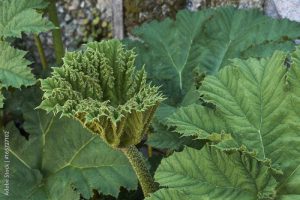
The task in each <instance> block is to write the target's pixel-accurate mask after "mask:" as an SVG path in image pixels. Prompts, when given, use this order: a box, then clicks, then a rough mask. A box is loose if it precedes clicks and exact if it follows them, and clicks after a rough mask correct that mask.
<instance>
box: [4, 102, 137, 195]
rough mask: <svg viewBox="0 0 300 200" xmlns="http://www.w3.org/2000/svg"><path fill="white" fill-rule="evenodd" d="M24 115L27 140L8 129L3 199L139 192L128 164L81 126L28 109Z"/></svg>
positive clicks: (120, 154)
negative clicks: (6, 182) (6, 185)
mask: <svg viewBox="0 0 300 200" xmlns="http://www.w3.org/2000/svg"><path fill="white" fill-rule="evenodd" d="M27 109H28V111H26V112H25V113H24V118H25V124H24V129H25V131H26V132H28V133H29V134H30V135H29V139H28V140H26V139H25V138H24V137H23V136H21V135H20V134H19V133H18V130H17V129H16V128H14V126H13V125H12V124H11V125H10V127H11V128H9V127H7V129H8V131H9V132H10V138H9V142H10V154H9V159H10V167H11V171H10V196H9V198H7V196H5V195H4V194H3V190H2V191H1V194H0V198H1V199H36V200H40V199H57V200H58V199H66V200H71V199H72V200H73V199H74V200H75V199H79V196H80V194H81V195H82V196H83V197H84V198H90V197H92V196H93V189H96V190H97V191H99V192H102V193H103V194H110V195H112V196H115V197H116V196H117V195H118V193H119V188H120V186H123V187H125V188H127V189H135V188H136V187H137V179H136V176H135V174H134V171H133V170H132V168H131V166H130V164H129V162H128V160H127V158H126V157H125V156H124V155H123V154H122V153H121V152H119V151H116V150H113V149H112V148H111V147H109V146H108V145H107V144H105V143H104V142H103V141H102V140H101V139H100V138H99V137H97V136H96V135H92V134H90V133H89V132H88V131H87V130H86V129H84V128H82V126H81V124H80V123H79V122H77V121H74V120H72V119H68V118H65V117H63V118H58V117H54V116H53V115H50V114H46V113H45V112H44V111H34V110H33V109H32V107H31V106H28V107H27ZM1 137H3V134H1ZM1 140H2V141H4V139H3V138H1ZM1 155H3V146H1ZM108 155H109V156H108ZM2 180H3V179H1V181H0V182H1V185H3V182H2ZM3 181H4V180H3Z"/></svg>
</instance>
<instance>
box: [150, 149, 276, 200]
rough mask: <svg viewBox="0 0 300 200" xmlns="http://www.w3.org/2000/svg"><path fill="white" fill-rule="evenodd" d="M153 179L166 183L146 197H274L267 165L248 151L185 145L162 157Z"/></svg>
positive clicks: (246, 199) (274, 182)
mask: <svg viewBox="0 0 300 200" xmlns="http://www.w3.org/2000/svg"><path fill="white" fill-rule="evenodd" d="M155 178H156V181H158V182H159V183H160V185H161V186H165V187H168V189H162V190H159V191H158V192H156V193H154V194H153V195H152V196H151V197H150V198H148V199H151V200H152V199H153V200H154V199H164V198H166V199H168V198H167V197H171V198H170V199H182V197H183V199H215V200H219V199H220V200H223V199H231V200H235V199H236V200H238V199H243V200H257V199H274V197H275V187H276V181H275V179H274V178H273V177H272V175H271V172H270V168H269V167H268V166H267V165H265V163H263V162H259V161H257V160H256V159H254V158H253V157H252V156H250V155H248V154H247V153H243V152H240V151H232V152H228V153H224V152H222V151H220V150H219V149H217V148H215V147H208V146H206V147H204V148H202V149H201V150H200V151H199V150H196V149H192V148H189V147H187V148H185V149H184V150H183V151H182V152H180V153H174V154H173V155H172V156H170V157H168V158H166V159H163V160H162V162H161V164H160V166H159V167H158V169H157V171H156V173H155Z"/></svg>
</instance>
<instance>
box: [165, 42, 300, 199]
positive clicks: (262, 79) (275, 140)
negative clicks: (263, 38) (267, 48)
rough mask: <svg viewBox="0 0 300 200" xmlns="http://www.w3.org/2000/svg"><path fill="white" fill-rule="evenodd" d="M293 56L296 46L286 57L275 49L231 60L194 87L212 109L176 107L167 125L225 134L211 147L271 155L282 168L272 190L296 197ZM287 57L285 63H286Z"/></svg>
mask: <svg viewBox="0 0 300 200" xmlns="http://www.w3.org/2000/svg"><path fill="white" fill-rule="evenodd" d="M299 57H300V49H299V48H298V49H297V50H296V51H295V52H293V53H292V54H291V58H289V56H287V54H286V53H283V52H275V53H274V54H273V56H272V57H270V58H266V59H260V60H257V59H248V60H239V59H235V60H232V62H231V64H230V65H229V66H227V67H225V68H224V69H222V70H221V71H220V72H219V73H218V74H217V75H214V76H207V77H206V78H205V79H204V81H203V83H202V86H201V87H200V89H199V96H200V97H201V98H202V99H203V101H205V102H209V103H212V104H214V105H215V109H214V110H212V109H211V108H207V107H203V106H202V105H190V106H188V107H185V108H180V109H178V111H176V113H174V114H173V115H172V116H171V117H170V119H169V120H168V121H167V124H168V125H169V126H176V131H177V132H179V133H181V134H183V135H184V136H191V135H194V136H196V137H198V138H200V139H203V138H204V139H207V138H208V136H209V134H212V133H224V132H225V133H230V134H231V136H232V139H231V140H230V138H227V139H226V140H225V141H224V142H221V143H219V144H218V145H217V146H219V147H220V148H221V149H223V150H227V149H236V148H237V147H240V146H245V147H246V148H247V149H249V150H250V151H253V152H254V153H255V157H256V158H258V159H259V160H271V161H272V166H273V167H274V168H278V169H281V170H282V171H283V175H282V176H279V175H278V176H276V180H277V181H278V182H279V186H278V187H277V193H278V195H279V196H280V195H298V197H299V195H300V190H299V188H300V187H299V186H300V176H299V166H300V159H299V158H300V148H299V146H300V140H299V136H300V135H299V132H300V127H299V111H298V110H297V109H295V108H298V107H299V105H300V104H299V96H300V90H299V74H300V65H299V64H300V63H299ZM287 60H291V62H292V63H291V66H286V61H287ZM191 110H193V112H192V111H191ZM191 112H192V113H191ZM220 120H222V121H224V122H225V124H224V123H223V124H222V123H221V122H220Z"/></svg>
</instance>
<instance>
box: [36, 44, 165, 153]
mask: <svg viewBox="0 0 300 200" xmlns="http://www.w3.org/2000/svg"><path fill="white" fill-rule="evenodd" d="M135 57H136V55H135V53H134V52H133V51H132V50H125V49H124V48H123V46H122V44H121V43H120V42H119V41H117V40H110V41H103V42H100V43H99V42H92V43H89V44H87V45H86V48H85V50H84V51H77V52H68V53H66V55H65V57H64V59H63V62H64V63H63V66H62V67H58V68H54V71H53V73H52V76H51V77H49V78H47V79H45V80H41V87H42V90H43V91H44V96H43V101H42V103H41V105H40V106H39V108H42V109H45V110H46V111H48V112H50V111H53V112H54V113H61V114H62V115H63V116H68V117H73V118H76V119H78V120H79V121H80V122H82V124H83V125H84V126H85V127H86V128H88V129H89V130H90V131H91V132H93V133H95V134H98V135H100V136H101V138H102V139H103V140H104V141H106V142H107V143H108V144H110V145H111V146H112V147H114V148H127V147H129V146H130V145H135V144H138V143H139V142H140V141H141V139H142V137H143V135H144V134H145V132H146V130H147V128H148V126H149V123H150V121H151V118H152V117H153V114H154V112H155V109H156V108H157V106H158V105H159V103H160V102H161V101H162V100H163V99H164V98H163V96H162V94H161V93H160V92H159V91H158V89H159V88H158V87H155V86H150V85H149V84H147V83H146V73H145V71H144V69H141V70H139V71H138V70H135V66H134V61H135Z"/></svg>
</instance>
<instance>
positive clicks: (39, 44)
mask: <svg viewBox="0 0 300 200" xmlns="http://www.w3.org/2000/svg"><path fill="white" fill-rule="evenodd" d="M34 41H35V45H36V47H37V49H38V52H39V56H40V59H41V63H42V68H43V70H46V69H47V67H48V64H47V60H46V56H45V52H44V48H43V45H42V42H41V39H40V37H39V36H38V35H37V34H34Z"/></svg>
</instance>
